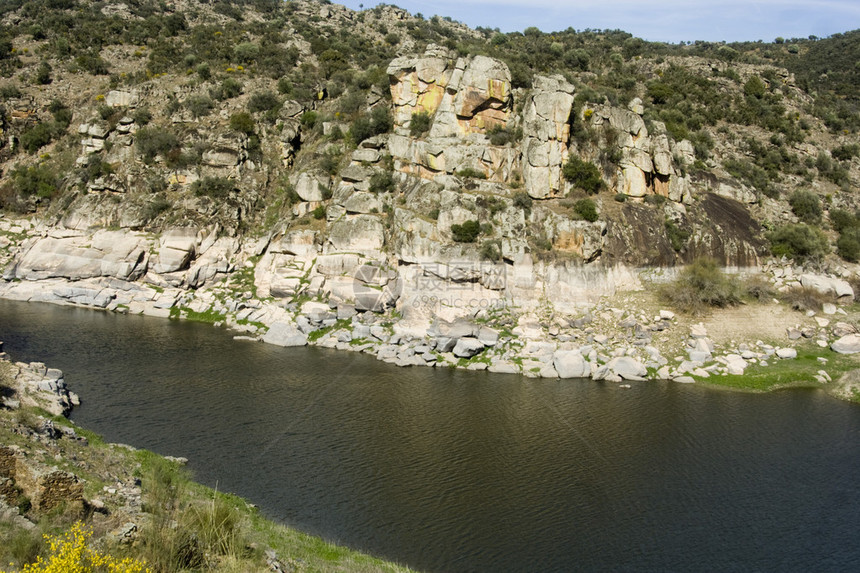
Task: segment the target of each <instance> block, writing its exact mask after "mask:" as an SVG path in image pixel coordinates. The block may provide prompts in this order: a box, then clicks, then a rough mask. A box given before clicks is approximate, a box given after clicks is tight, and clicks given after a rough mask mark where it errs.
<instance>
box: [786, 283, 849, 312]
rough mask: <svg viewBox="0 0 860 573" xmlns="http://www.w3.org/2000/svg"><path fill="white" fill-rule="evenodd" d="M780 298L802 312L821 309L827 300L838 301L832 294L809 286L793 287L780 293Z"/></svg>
mask: <svg viewBox="0 0 860 573" xmlns="http://www.w3.org/2000/svg"><path fill="white" fill-rule="evenodd" d="M779 298H780V299H781V300H782V301H783V302H785V303H787V304H788V305H789V306H791V308H793V309H794V310H799V311H801V312H806V311H807V310H814V311H819V310H821V307H822V305H823V304H824V303H825V302H836V298H835V297H834V296H833V295H832V294H831V295H827V294H824V293H822V292H820V291H817V290H815V289H814V288H809V287H794V288H791V289H789V290H787V291H785V292H783V293H780V296H779Z"/></svg>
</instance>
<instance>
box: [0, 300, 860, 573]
mask: <svg viewBox="0 0 860 573" xmlns="http://www.w3.org/2000/svg"><path fill="white" fill-rule="evenodd" d="M0 340H4V341H5V342H6V350H7V352H9V353H10V354H11V356H12V358H13V359H16V360H39V361H43V362H46V363H48V364H50V365H51V366H55V367H58V368H62V369H63V370H64V371H65V372H66V380H67V381H68V382H69V383H70V385H71V387H72V389H73V390H74V391H76V392H77V393H78V394H80V395H81V398H82V400H83V405H82V406H81V407H80V408H79V409H77V410H76V411H75V412H74V414H73V418H74V419H75V420H76V421H77V422H78V423H80V424H81V425H83V426H86V427H88V428H92V429H94V430H96V431H98V432H101V433H103V434H104V435H105V436H106V438H107V439H108V440H111V441H119V442H126V443H130V444H133V445H135V446H139V447H144V448H150V449H153V450H155V451H158V452H160V453H164V454H171V455H181V456H186V457H188V458H189V459H190V460H191V461H190V464H189V465H190V466H191V468H192V469H193V470H194V471H195V473H196V475H197V477H198V479H200V481H203V482H205V483H208V484H210V485H216V484H217V486H218V488H219V489H221V490H228V491H233V492H236V493H238V494H240V495H243V496H245V497H248V498H250V499H251V500H252V501H253V502H255V503H257V504H259V505H260V506H261V507H262V508H263V510H264V511H265V512H266V513H267V514H268V515H270V516H272V517H274V518H276V519H279V520H281V521H284V522H286V523H289V524H293V525H296V526H298V527H300V528H302V529H304V530H307V531H309V532H312V533H317V534H320V535H323V536H325V537H326V538H328V539H331V540H334V541H338V542H341V543H345V544H347V545H350V546H353V547H356V548H361V549H365V550H367V551H370V552H372V553H375V554H378V555H381V556H385V557H389V558H392V559H395V560H398V561H401V562H404V563H407V564H409V565H411V566H414V567H416V568H418V569H422V570H428V571H537V570H540V571H566V570H585V571H598V570H599V571H604V570H612V571H643V570H650V571H667V570H668V571H717V570H718V571H799V570H816V571H822V570H830V571H845V570H857V569H858V567H860V548H858V544H857V526H858V525H859V524H860V521H858V517H857V516H858V515H860V485H858V483H860V480H858V479H857V476H858V475H860V408H858V407H857V406H855V405H852V404H845V403H841V402H838V401H836V400H833V399H831V398H829V397H827V396H826V395H824V394H822V393H820V392H815V391H809V390H793V391H787V392H780V393H775V394H770V395H753V394H740V393H730V392H721V391H715V390H705V389H702V388H698V387H690V386H685V385H674V384H671V383H655V382H649V383H641V384H634V385H633V388H631V389H629V390H624V389H620V388H618V386H617V385H614V384H602V383H594V382H590V381H569V380H568V381H550V380H531V379H523V378H520V377H518V376H506V375H496V374H488V373H475V372H462V371H452V370H434V369H428V368H421V369H418V368H411V369H401V368H396V367H393V366H389V365H386V364H383V363H380V362H377V361H376V360H375V359H372V358H369V357H367V356H363V355H355V354H349V353H338V352H334V351H327V350H321V349H315V348H298V349H283V348H277V347H271V346H267V345H263V344H257V343H252V342H240V341H233V340H231V339H230V336H229V335H228V334H227V333H225V332H224V331H222V330H219V329H214V328H212V327H209V326H205V325H198V324H187V323H176V322H171V321H165V320H159V319H148V318H144V317H135V316H132V317H128V316H117V315H112V314H106V313H99V312H92V311H86V310H80V309H68V308H61V307H53V306H48V305H37V304H23V303H12V302H7V301H0Z"/></svg>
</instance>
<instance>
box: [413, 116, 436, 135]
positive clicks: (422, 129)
mask: <svg viewBox="0 0 860 573" xmlns="http://www.w3.org/2000/svg"><path fill="white" fill-rule="evenodd" d="M431 123H432V120H431V118H430V114H429V113H427V112H426V111H422V112H419V113H413V114H412V119H411V120H410V122H409V135H411V136H412V137H421V136H422V135H424V134H425V133H427V132H428V131H430V125H431Z"/></svg>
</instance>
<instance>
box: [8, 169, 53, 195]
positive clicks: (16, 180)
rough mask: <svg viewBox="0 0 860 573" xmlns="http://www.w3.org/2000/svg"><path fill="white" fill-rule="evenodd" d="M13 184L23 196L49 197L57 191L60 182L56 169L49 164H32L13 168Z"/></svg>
mask: <svg viewBox="0 0 860 573" xmlns="http://www.w3.org/2000/svg"><path fill="white" fill-rule="evenodd" d="M12 185H13V187H14V188H15V191H16V192H17V193H18V194H19V195H21V196H23V197H41V198H43V199H48V198H50V197H53V195H54V194H55V193H56V192H57V188H58V186H59V182H58V181H57V177H56V176H55V175H54V171H53V170H52V169H51V168H49V167H48V166H46V165H31V166H29V167H17V168H15V169H13V170H12Z"/></svg>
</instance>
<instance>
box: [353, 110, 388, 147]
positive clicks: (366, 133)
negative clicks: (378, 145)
mask: <svg viewBox="0 0 860 573" xmlns="http://www.w3.org/2000/svg"><path fill="white" fill-rule="evenodd" d="M393 125H394V124H393V122H392V120H391V114H390V113H389V112H388V108H387V107H386V106H382V105H379V106H376V107H375V108H373V111H371V112H370V114H365V115H362V116H360V117H358V118H357V119H356V120H355V121H354V122H353V123H352V127H350V128H349V135H350V138H351V139H352V141H353V143H356V144H358V143H361V142H362V141H364V140H365V139H367V138H369V137H373V136H374V135H380V134H383V133H388V132H389V131H391V128H392V127H393Z"/></svg>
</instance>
